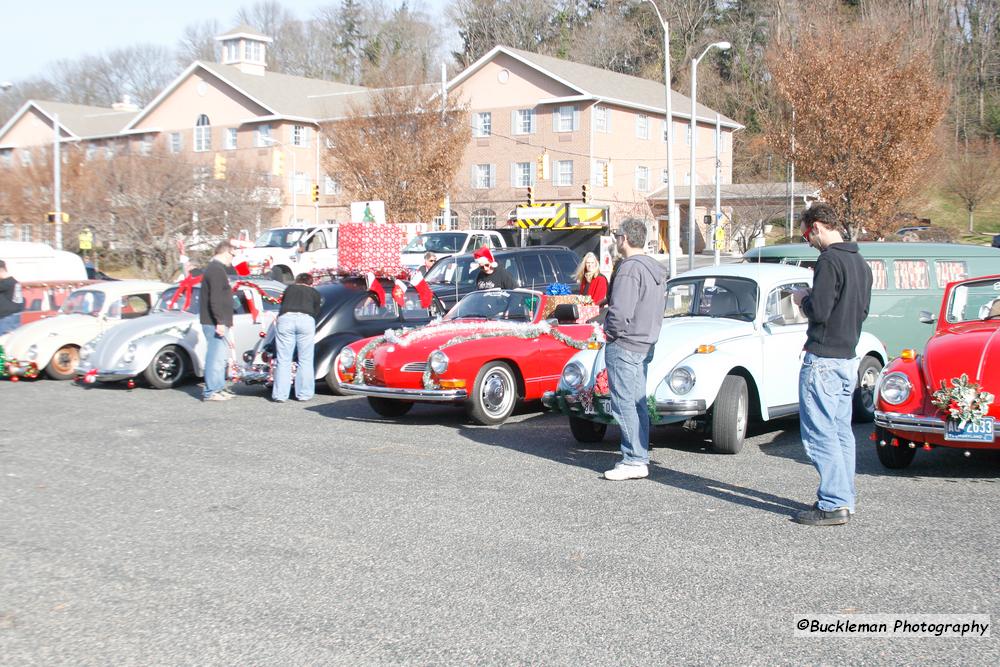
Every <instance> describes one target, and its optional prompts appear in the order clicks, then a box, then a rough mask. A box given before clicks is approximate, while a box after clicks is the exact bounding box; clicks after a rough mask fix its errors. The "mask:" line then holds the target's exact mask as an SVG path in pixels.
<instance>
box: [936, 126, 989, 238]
mask: <svg viewBox="0 0 1000 667" xmlns="http://www.w3.org/2000/svg"><path fill="white" fill-rule="evenodd" d="M945 188H946V189H947V191H948V192H950V193H951V194H953V195H955V196H956V197H958V198H959V199H960V200H961V202H962V206H963V207H964V208H965V210H966V212H967V213H968V214H969V232H970V233H971V232H975V231H976V226H975V218H974V215H975V212H976V209H977V208H979V207H980V206H981V205H983V204H986V203H989V202H991V201H993V200H995V199H996V198H997V196H1000V150H998V149H997V148H996V146H994V145H990V144H981V145H979V146H975V147H973V148H972V149H970V150H966V151H963V152H962V153H960V154H959V155H957V156H955V157H954V158H952V160H951V162H950V164H949V168H948V176H947V180H946V182H945Z"/></svg>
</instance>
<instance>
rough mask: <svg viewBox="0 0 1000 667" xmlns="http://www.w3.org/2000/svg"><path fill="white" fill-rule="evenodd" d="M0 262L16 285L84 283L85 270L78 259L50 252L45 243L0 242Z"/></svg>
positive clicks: (75, 256) (68, 254) (59, 252)
mask: <svg viewBox="0 0 1000 667" xmlns="http://www.w3.org/2000/svg"><path fill="white" fill-rule="evenodd" d="M0 259H2V260H3V261H4V263H6V264H7V271H8V272H9V273H10V275H12V276H14V278H15V279H16V280H17V281H18V282H22V283H31V282H41V281H46V280H86V279H87V268H86V267H85V266H84V265H83V260H82V259H80V257H79V256H77V255H74V254H73V253H71V252H66V251H65V250H53V249H52V247H51V246H49V245H46V244H44V243H27V242H24V241H0Z"/></svg>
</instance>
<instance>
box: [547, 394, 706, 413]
mask: <svg viewBox="0 0 1000 667" xmlns="http://www.w3.org/2000/svg"><path fill="white" fill-rule="evenodd" d="M594 400H595V401H601V402H602V404H605V405H606V404H608V403H610V401H611V399H610V398H608V397H607V396H601V397H598V398H595V399H594ZM563 401H564V402H565V403H566V404H568V405H579V402H578V400H577V399H575V398H570V399H569V400H567V399H565V398H564V399H563ZM542 405H544V406H545V407H547V408H550V409H553V410H558V409H560V408H561V406H560V402H559V395H558V394H557V393H556V392H554V391H547V392H545V393H544V394H542ZM707 411H708V408H707V407H706V405H705V400H704V399H696V400H689V401H675V400H669V401H657V402H656V414H658V415H660V416H662V417H697V416H698V415H702V414H705V413H706V412H707Z"/></svg>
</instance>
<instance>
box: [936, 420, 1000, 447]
mask: <svg viewBox="0 0 1000 667" xmlns="http://www.w3.org/2000/svg"><path fill="white" fill-rule="evenodd" d="M993 421H994V420H993V417H986V418H984V419H983V420H982V421H980V422H979V423H978V424H973V423H972V422H966V424H965V426H964V427H963V428H959V423H958V422H957V421H955V420H954V419H949V420H948V426H947V427H946V428H945V431H944V439H945V440H952V441H959V442H993V437H994V430H993Z"/></svg>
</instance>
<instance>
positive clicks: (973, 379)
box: [873, 275, 1000, 468]
mask: <svg viewBox="0 0 1000 667" xmlns="http://www.w3.org/2000/svg"><path fill="white" fill-rule="evenodd" d="M921 320H922V321H924V322H933V321H934V317H933V316H932V315H931V314H930V313H927V312H925V313H923V315H922V316H921ZM998 392H1000V275H994V276H985V277H981V278H971V279H968V280H962V281H959V282H954V283H951V284H949V285H948V286H947V287H946V288H945V292H944V300H943V302H942V304H941V311H940V313H939V315H938V317H937V328H936V329H935V331H934V335H933V336H931V339H930V340H929V341H927V347H926V348H925V349H924V353H923V354H922V355H918V354H916V353H914V351H913V350H904V351H903V354H902V356H901V357H899V358H898V359H896V360H895V361H893V362H892V363H890V364H889V365H888V366H886V367H885V370H883V371H882V374H881V376H879V380H878V385H877V387H876V397H877V399H876V400H877V402H876V405H875V408H876V409H875V424H876V429H875V433H874V434H873V440H875V443H876V448H877V451H878V457H879V460H880V461H881V462H882V464H883V465H885V466H886V467H888V468H904V467H906V466H908V465H909V464H910V462H911V461H913V456H914V454H915V453H916V451H917V448H921V449H925V450H930V449H933V448H934V447H955V448H959V449H964V450H965V451H966V455H967V456H968V455H970V454H971V450H975V449H1000V443H998V441H997V430H996V420H997V418H998V417H1000V407H998V406H997V404H996V403H995V402H994V399H995V396H996V394H997V393H998Z"/></svg>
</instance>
